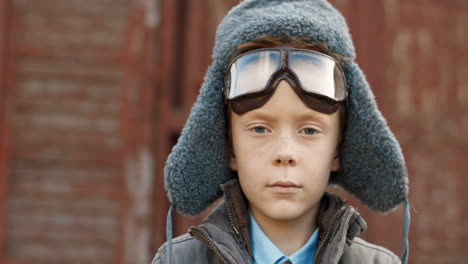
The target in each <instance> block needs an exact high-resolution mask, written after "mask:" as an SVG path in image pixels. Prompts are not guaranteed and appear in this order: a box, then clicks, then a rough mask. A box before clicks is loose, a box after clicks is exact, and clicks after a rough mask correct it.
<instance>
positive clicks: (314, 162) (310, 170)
mask: <svg viewBox="0 0 468 264" xmlns="http://www.w3.org/2000/svg"><path fill="white" fill-rule="evenodd" d="M230 115H231V118H230V119H231V124H230V128H231V135H232V145H233V150H234V155H235V157H233V158H231V160H230V165H229V167H230V168H231V169H232V170H237V171H238V175H239V181H240V184H241V188H242V190H243V192H244V194H245V195H246V197H247V199H248V200H249V205H250V209H251V211H252V213H253V214H254V216H255V217H256V219H257V220H258V218H259V217H262V218H265V217H266V218H268V219H270V220H276V221H278V220H279V221H290V220H299V218H301V217H306V216H315V214H316V213H317V210H318V207H319V201H320V199H321V197H322V195H323V193H324V192H325V188H326V187H327V184H328V178H329V175H330V171H335V170H338V169H339V160H338V158H337V156H338V152H337V146H338V143H339V134H340V120H339V112H338V111H337V112H335V113H333V114H330V115H327V114H322V113H320V112H317V111H314V110H312V109H311V108H308V107H307V106H305V105H304V103H303V102H302V101H301V100H300V98H299V97H298V96H297V95H296V93H295V92H294V91H293V89H292V88H291V86H290V85H289V84H288V83H287V82H286V81H284V80H283V81H281V82H280V84H279V85H278V87H277V89H276V91H275V93H274V94H273V96H272V97H271V99H270V100H269V101H268V102H267V103H266V104H265V105H264V106H263V107H261V108H258V109H255V110H252V111H249V112H247V113H245V114H243V115H237V114H235V113H233V112H231V113H230Z"/></svg>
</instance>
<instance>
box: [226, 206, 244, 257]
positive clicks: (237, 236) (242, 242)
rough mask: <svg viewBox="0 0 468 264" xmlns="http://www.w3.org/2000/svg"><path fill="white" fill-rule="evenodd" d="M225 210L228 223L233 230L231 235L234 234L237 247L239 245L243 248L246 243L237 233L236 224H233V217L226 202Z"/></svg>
mask: <svg viewBox="0 0 468 264" xmlns="http://www.w3.org/2000/svg"><path fill="white" fill-rule="evenodd" d="M226 211H227V214H228V218H229V223H230V224H231V227H232V230H234V233H233V235H234V237H235V238H236V241H237V244H238V245H239V247H240V248H241V249H245V247H246V243H245V241H244V240H243V239H242V238H241V236H240V233H239V231H238V230H237V228H236V225H235V224H234V217H233V216H232V212H231V207H230V206H229V204H228V203H227V204H226ZM228 230H230V231H231V228H228ZM231 233H232V232H231Z"/></svg>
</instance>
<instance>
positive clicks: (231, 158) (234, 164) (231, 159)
mask: <svg viewBox="0 0 468 264" xmlns="http://www.w3.org/2000/svg"><path fill="white" fill-rule="evenodd" d="M229 168H230V169H231V170H233V171H237V160H236V158H235V157H234V156H233V155H230V156H229Z"/></svg>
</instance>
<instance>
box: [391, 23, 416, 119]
mask: <svg viewBox="0 0 468 264" xmlns="http://www.w3.org/2000/svg"><path fill="white" fill-rule="evenodd" d="M412 40H413V37H412V35H411V32H410V31H409V30H407V29H403V30H401V31H399V32H398V33H396V36H395V42H394V44H393V50H392V58H393V64H394V67H390V68H389V70H388V71H387V74H388V76H389V78H390V80H391V79H393V78H397V79H396V80H395V86H396V87H395V92H396V98H397V102H398V104H399V107H398V108H397V109H398V110H397V111H398V112H399V114H400V115H402V116H407V115H410V114H412V111H413V110H414V109H413V92H412V86H413V85H412V82H411V81H412V78H411V76H413V64H412V61H411V60H408V57H409V55H410V46H411V43H412Z"/></svg>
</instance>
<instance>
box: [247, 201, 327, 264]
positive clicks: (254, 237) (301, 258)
mask: <svg viewBox="0 0 468 264" xmlns="http://www.w3.org/2000/svg"><path fill="white" fill-rule="evenodd" d="M249 217H250V234H251V235H250V236H251V241H252V252H253V257H254V261H255V263H256V264H263V263H268V264H272V263H275V264H280V263H284V262H286V261H287V260H289V261H291V263H293V264H302V263H311V261H312V260H313V259H314V255H315V251H316V249H317V242H318V234H319V230H318V228H317V229H316V230H315V232H314V233H313V234H312V236H311V237H310V238H309V240H308V241H307V243H306V244H305V245H304V246H303V247H302V248H301V249H299V250H298V251H297V252H295V253H294V254H292V255H291V256H289V257H288V256H286V255H285V254H284V253H283V252H281V250H280V249H279V248H278V247H276V246H275V244H273V242H271V240H270V239H269V238H268V237H267V236H266V235H265V233H264V232H263V230H262V228H261V227H260V226H259V225H258V223H257V221H255V218H254V217H253V215H252V213H251V212H250V210H249Z"/></svg>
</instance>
